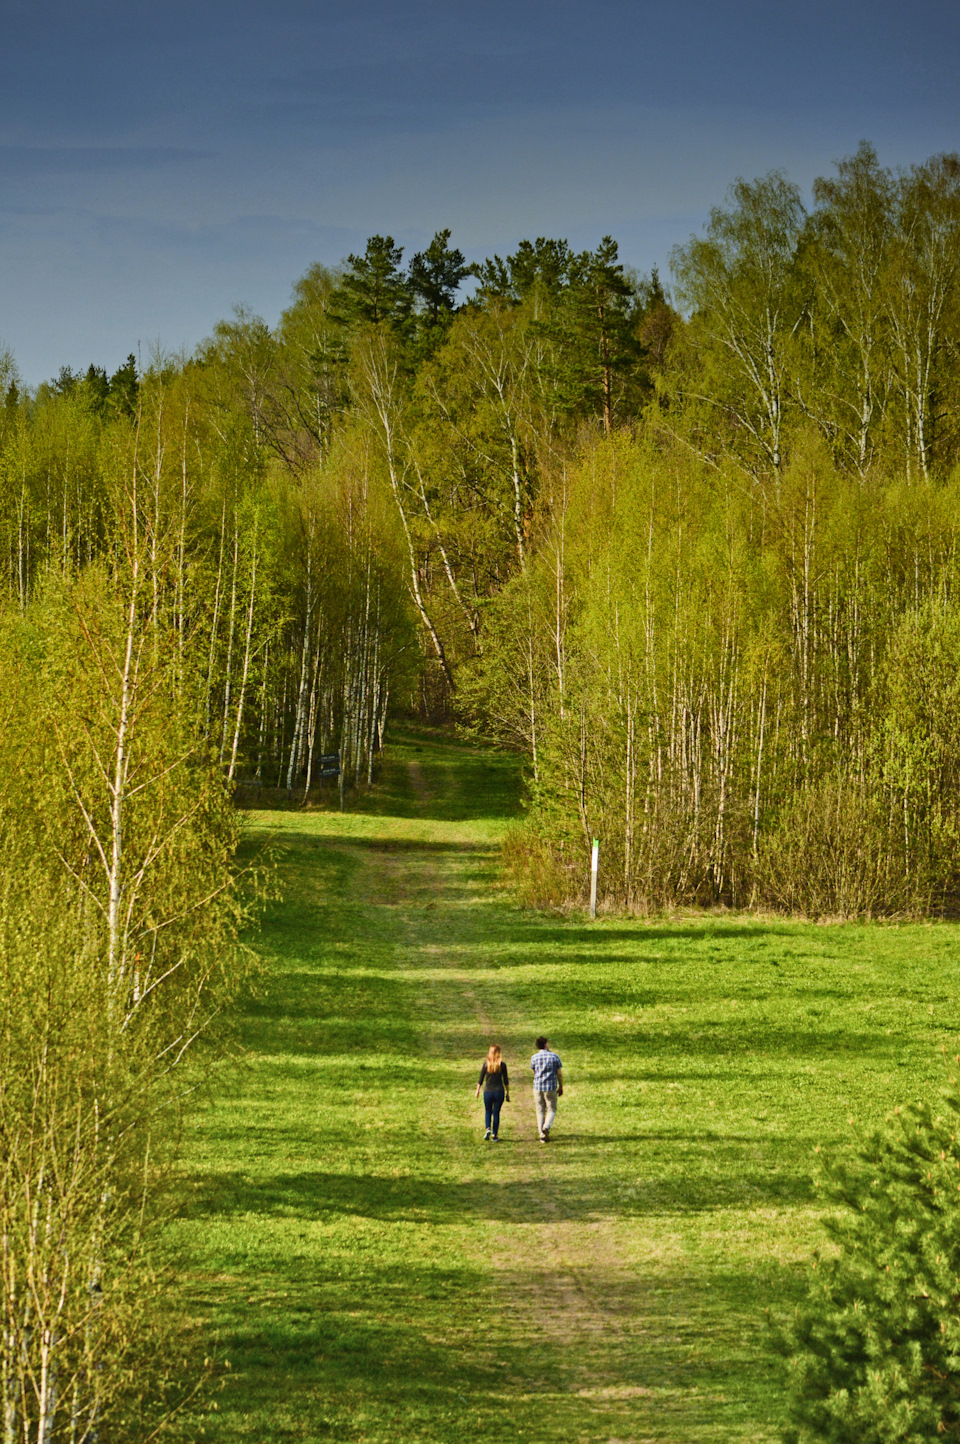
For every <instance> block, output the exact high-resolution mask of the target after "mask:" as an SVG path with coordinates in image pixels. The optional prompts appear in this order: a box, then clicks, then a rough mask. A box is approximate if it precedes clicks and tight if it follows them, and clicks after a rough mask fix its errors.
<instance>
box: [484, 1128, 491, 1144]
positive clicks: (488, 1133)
mask: <svg viewBox="0 0 960 1444" xmlns="http://www.w3.org/2000/svg"><path fill="white" fill-rule="evenodd" d="M489 1137H490V1129H489V1128H488V1129H487V1131H486V1132H485V1133H484V1135H483V1141H484V1143H486V1141H487V1139H488V1138H489Z"/></svg>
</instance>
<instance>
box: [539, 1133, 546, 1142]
mask: <svg viewBox="0 0 960 1444" xmlns="http://www.w3.org/2000/svg"><path fill="white" fill-rule="evenodd" d="M539 1137H540V1142H541V1143H546V1141H547V1135H546V1134H545V1133H541V1134H540V1135H539Z"/></svg>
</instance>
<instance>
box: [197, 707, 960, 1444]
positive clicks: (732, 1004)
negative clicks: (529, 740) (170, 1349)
mask: <svg viewBox="0 0 960 1444" xmlns="http://www.w3.org/2000/svg"><path fill="white" fill-rule="evenodd" d="M516 794H517V786H516V776H515V771H514V764H513V763H512V761H511V759H509V758H505V757H503V756H501V755H498V754H496V753H486V754H485V753H483V752H481V751H480V750H478V749H474V748H471V747H468V746H466V745H458V744H456V743H449V742H448V743H444V742H441V741H437V740H436V739H432V738H429V737H427V736H425V735H424V736H418V735H417V734H414V733H407V734H404V736H403V737H402V739H401V740H400V741H399V742H397V743H395V744H394V745H392V746H391V748H390V752H389V757H388V761H387V765H386V770H385V774H384V783H383V785H382V787H381V788H380V789H379V790H378V792H377V793H376V795H375V796H374V797H373V798H371V799H369V800H368V802H367V804H366V806H365V810H363V811H362V812H355V813H349V814H346V815H344V816H341V815H340V814H339V813H335V812H329V813H323V812H310V813H298V812H289V813H284V812H273V813H259V814H254V816H253V826H254V827H255V828H256V829H257V830H258V831H267V832H272V833H274V834H276V835H277V836H278V837H279V838H280V840H281V841H282V844H283V848H284V851H283V864H282V877H283V897H282V900H281V901H279V902H277V903H276V904H274V905H273V906H272V907H271V908H270V910H269V914H268V916H267V918H266V920H265V923H264V927H263V932H262V937H261V946H262V948H263V949H264V950H265V952H266V954H267V957H268V960H269V978H268V985H267V987H266V989H265V991H264V993H263V995H262V997H261V999H260V1000H259V1001H258V1002H257V1003H256V1004H255V1005H254V1006H251V1007H250V1008H249V1009H248V1010H247V1012H246V1014H245V1016H244V1018H243V1019H242V1030H243V1038H244V1042H245V1046H246V1049H247V1050H248V1052H247V1060H246V1062H245V1064H244V1065H243V1067H242V1069H241V1071H240V1073H239V1076H238V1078H237V1079H236V1080H235V1081H234V1083H233V1084H232V1086H231V1088H230V1090H229V1091H228V1092H226V1093H224V1095H223V1096H221V1097H219V1098H217V1099H216V1100H214V1101H213V1102H210V1103H208V1104H207V1106H206V1107H205V1108H204V1109H203V1110H202V1111H201V1112H200V1114H199V1115H198V1116H197V1117H196V1119H195V1121H194V1123H193V1125H192V1127H191V1130H190V1132H189V1135H188V1137H187V1140H186V1150H185V1174H186V1193H187V1203H186V1206H185V1208H184V1210H183V1214H182V1218H181V1221H180V1222H179V1224H178V1225H177V1233H176V1238H175V1246H176V1248H177V1250H178V1253H179V1258H180V1260H181V1268H182V1292H183V1303H184V1306H185V1308H186V1310H187V1312H188V1316H189V1318H190V1321H191V1323H190V1326H191V1328H192V1329H193V1330H194V1331H195V1333H196V1337H197V1340H198V1347H199V1348H202V1349H203V1350H204V1351H206V1352H208V1353H211V1354H212V1355H213V1356H214V1357H215V1358H216V1359H217V1361H218V1364H217V1371H218V1374H219V1375H220V1377H221V1378H222V1388H221V1390H220V1392H219V1393H217V1394H216V1395H214V1396H213V1403H208V1404H207V1405H205V1406H204V1407H203V1408H202V1409H199V1408H198V1409H197V1410H195V1411H194V1413H193V1414H192V1415H191V1416H190V1417H188V1418H186V1419H184V1421H183V1424H182V1430H183V1437H184V1438H189V1439H197V1438H200V1437H204V1438H207V1439H212V1440H216V1441H223V1444H227V1441H231V1444H232V1441H238V1444H239V1441H257V1444H269V1441H274V1440H278V1441H279V1440H301V1441H330V1440H336V1441H344V1444H348V1441H351V1444H352V1441H356V1444H388V1441H389V1444H420V1441H423V1444H455V1441H456V1444H460V1441H464V1440H469V1441H471V1444H497V1441H506V1440H516V1439H529V1440H541V1439H543V1438H546V1437H554V1438H562V1439H565V1440H569V1441H574V1444H576V1441H582V1444H597V1441H599V1444H641V1441H654V1440H655V1441H663V1444H674V1441H675V1444H705V1441H713V1440H724V1441H730V1444H743V1441H747V1440H749V1441H761V1440H773V1439H775V1438H777V1437H778V1434H777V1427H776V1425H777V1418H778V1385H777V1375H776V1370H775V1367H774V1365H773V1364H772V1362H771V1361H770V1358H769V1354H768V1352H767V1346H766V1337H765V1325H764V1311H765V1309H766V1308H767V1306H768V1305H774V1306H777V1305H780V1304H783V1303H789V1300H790V1297H791V1294H792V1292H793V1291H795V1289H796V1287H797V1281H798V1276H799V1269H798V1261H799V1260H801V1259H802V1258H804V1257H805V1256H806V1255H807V1254H808V1253H809V1251H810V1249H811V1247H812V1246H813V1244H814V1242H815V1241H816V1240H817V1238H818V1236H819V1235H818V1231H817V1226H816V1209H815V1205H814V1202H813V1190H812V1187H811V1181H810V1180H811V1172H812V1166H813V1155H812V1150H813V1147H814V1145H815V1144H817V1143H827V1144H829V1143H831V1142H833V1141H835V1140H838V1139H841V1138H843V1137H844V1136H845V1135H847V1134H848V1133H849V1128H848V1124H847V1120H848V1118H850V1117H851V1116H853V1117H855V1118H856V1119H857V1120H858V1122H859V1123H860V1124H862V1125H863V1126H872V1125H873V1124H875V1123H876V1122H878V1121H879V1120H880V1119H881V1118H882V1117H883V1116H884V1114H885V1113H886V1112H888V1111H889V1109H890V1108H891V1107H892V1106H893V1105H894V1104H895V1103H896V1102H898V1101H900V1100H901V1099H905V1098H912V1097H914V1096H916V1095H917V1094H919V1093H921V1092H924V1091H928V1090H929V1089H931V1088H934V1087H936V1086H937V1085H938V1084H939V1082H940V1080H941V1077H942V1073H943V1069H942V1065H941V1063H940V1059H939V1050H940V1047H941V1045H942V1044H946V1045H947V1047H948V1049H949V1050H951V1051H955V1049H956V1037H957V1016H956V985H955V979H956V974H957V962H958V959H960V933H958V931H957V929H956V928H954V927H951V926H946V925H938V926H929V927H924V926H911V927H900V928H896V927H858V926H846V927H812V926H801V925H795V924H789V923H778V922H772V923H760V922H753V921H743V920H728V921H697V922H689V923H678V924H671V925H659V924H645V923H643V922H633V921H624V920H623V919H610V920H600V921H598V922H597V923H595V924H590V923H587V922H584V921H583V920H579V921H578V920H569V919H560V918H553V917H547V916H542V915H539V914H536V913H532V912H523V911H520V910H518V909H517V908H515V907H513V906H511V904H510V902H509V899H508V898H507V897H506V895H505V894H504V893H503V892H502V891H500V890H499V889H498V888H497V887H496V885H495V884H496V876H497V860H498V854H497V848H498V839H499V837H500V835H501V831H502V827H503V825H504V821H505V819H506V817H507V816H508V815H509V814H510V813H511V811H512V810H513V809H514V807H515V799H516ZM540 1031H545V1032H546V1033H548V1034H549V1036H550V1038H551V1042H552V1043H553V1045H554V1046H555V1047H556V1049H557V1051H558V1052H559V1053H560V1054H561V1056H562V1058H563V1061H564V1072H565V1077H566V1090H565V1095H564V1097H563V1099H562V1100H561V1105H560V1109H561V1111H560V1115H559V1117H558V1120H557V1125H556V1128H555V1135H556V1136H555V1139H554V1141H553V1142H552V1143H551V1144H550V1145H548V1146H547V1147H544V1146H542V1145H540V1144H539V1143H538V1142H537V1138H536V1131H535V1127H534V1119H533V1109H532V1103H531V1098H530V1088H529V1077H530V1075H529V1055H530V1053H531V1051H532V1049H533V1039H534V1037H535V1035H536V1034H537V1033H538V1032H540ZM491 1041H496V1042H499V1043H500V1044H501V1046H502V1048H503V1051H504V1056H505V1058H506V1059H507V1062H508V1064H509V1067H510V1073H511V1079H512V1080H514V1081H513V1096H514V1102H513V1103H512V1104H511V1105H510V1106H508V1107H507V1108H505V1110H504V1117H503V1122H502V1126H501V1132H502V1142H500V1143H499V1144H498V1145H496V1146H495V1147H494V1146H492V1145H489V1144H484V1143H483V1142H482V1141H481V1140H482V1131H483V1130H482V1122H483V1118H482V1109H481V1106H480V1104H478V1103H475V1102H474V1098H473V1090H474V1085H475V1082H476V1073H477V1069H478V1068H479V1064H480V1060H481V1058H482V1056H483V1054H484V1053H485V1051H486V1047H487V1044H488V1043H489V1042H491ZM214 1404H215V1406H216V1407H214V1406H213V1405H214Z"/></svg>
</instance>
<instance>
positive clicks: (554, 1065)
mask: <svg viewBox="0 0 960 1444" xmlns="http://www.w3.org/2000/svg"><path fill="white" fill-rule="evenodd" d="M530 1067H531V1068H532V1069H533V1091H534V1093H553V1092H554V1090H555V1089H556V1088H557V1086H558V1083H559V1079H558V1078H557V1074H558V1073H559V1072H560V1069H561V1068H562V1067H563V1064H562V1063H561V1062H560V1059H559V1058H558V1056H557V1054H556V1053H551V1052H550V1050H549V1049H548V1048H541V1049H540V1052H539V1053H534V1055H533V1057H532V1058H531V1059H530Z"/></svg>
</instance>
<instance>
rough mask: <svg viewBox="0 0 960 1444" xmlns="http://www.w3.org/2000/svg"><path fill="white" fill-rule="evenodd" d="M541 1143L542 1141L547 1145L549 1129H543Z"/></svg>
mask: <svg viewBox="0 0 960 1444" xmlns="http://www.w3.org/2000/svg"><path fill="white" fill-rule="evenodd" d="M543 1141H544V1143H549V1142H550V1129H549V1128H545V1129H544V1130H543Z"/></svg>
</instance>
